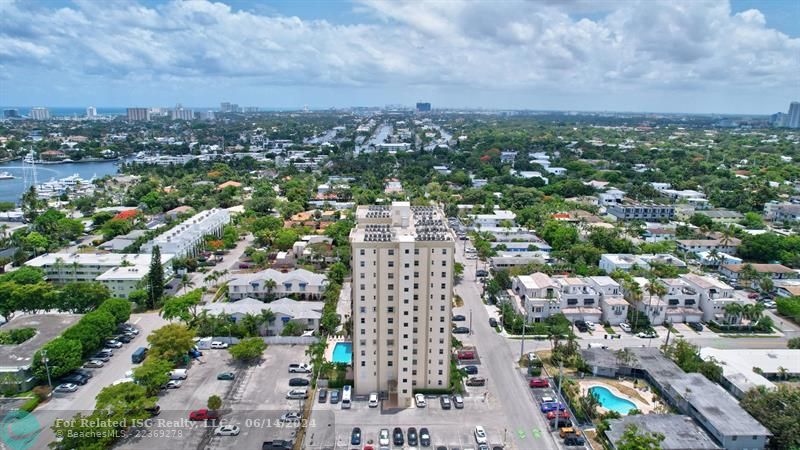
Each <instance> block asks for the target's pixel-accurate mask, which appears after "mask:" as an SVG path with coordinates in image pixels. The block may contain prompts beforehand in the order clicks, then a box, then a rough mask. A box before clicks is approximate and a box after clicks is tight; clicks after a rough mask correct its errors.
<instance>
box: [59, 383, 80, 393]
mask: <svg viewBox="0 0 800 450" xmlns="http://www.w3.org/2000/svg"><path fill="white" fill-rule="evenodd" d="M77 390H78V385H77V384H74V383H64V384H59V385H58V386H56V388H55V391H56V392H75V391H77Z"/></svg>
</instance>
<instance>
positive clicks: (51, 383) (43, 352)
mask: <svg viewBox="0 0 800 450" xmlns="http://www.w3.org/2000/svg"><path fill="white" fill-rule="evenodd" d="M42 361H44V370H45V372H47V385H48V386H50V390H51V391H52V390H53V381H52V380H50V367H49V366H48V365H47V350H42Z"/></svg>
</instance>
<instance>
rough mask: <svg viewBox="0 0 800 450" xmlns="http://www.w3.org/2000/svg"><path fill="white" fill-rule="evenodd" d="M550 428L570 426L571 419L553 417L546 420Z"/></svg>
mask: <svg viewBox="0 0 800 450" xmlns="http://www.w3.org/2000/svg"><path fill="white" fill-rule="evenodd" d="M548 423H549V425H548V426H549V427H550V428H562V427H571V426H572V421H571V420H569V419H553V420H551V421H549V422H548Z"/></svg>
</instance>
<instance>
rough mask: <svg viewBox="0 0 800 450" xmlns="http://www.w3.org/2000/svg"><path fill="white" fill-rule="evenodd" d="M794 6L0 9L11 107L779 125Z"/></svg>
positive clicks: (368, 3)
mask: <svg viewBox="0 0 800 450" xmlns="http://www.w3.org/2000/svg"><path fill="white" fill-rule="evenodd" d="M793 100H800V1H799V0H730V1H728V0H708V1H706V0H622V1H609V0H492V1H470V0H438V1H422V0H395V1H384V0H352V1H344V0H342V1H338V0H328V1H316V0H274V1H259V0H226V1H219V2H211V1H207V0H193V1H172V0H138V1H137V0H109V1H98V0H0V105H14V106H50V107H56V106H85V105H95V106H106V107H110V106H114V107H125V106H171V105H175V104H178V103H181V104H183V105H184V106H189V107H214V106H216V105H219V103H220V102H223V101H229V102H233V103H238V104H240V105H242V106H259V107H266V108H270V107H274V108H286V107H289V108H302V107H306V106H307V107H309V108H314V109H317V108H330V107H348V106H384V105H387V104H401V105H413V104H414V103H416V102H418V101H427V102H430V103H432V104H433V107H434V108H487V109H533V110H578V111H648V112H688V113H744V114H769V113H774V112H777V111H786V110H787V109H788V105H789V102H790V101H793Z"/></svg>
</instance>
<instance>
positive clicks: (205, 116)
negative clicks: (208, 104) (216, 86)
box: [197, 111, 214, 120]
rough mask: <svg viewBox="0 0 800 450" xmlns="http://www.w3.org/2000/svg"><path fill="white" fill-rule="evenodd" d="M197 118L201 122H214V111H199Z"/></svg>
mask: <svg viewBox="0 0 800 450" xmlns="http://www.w3.org/2000/svg"><path fill="white" fill-rule="evenodd" d="M197 118H198V119H199V120H214V111H198V112H197Z"/></svg>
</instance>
